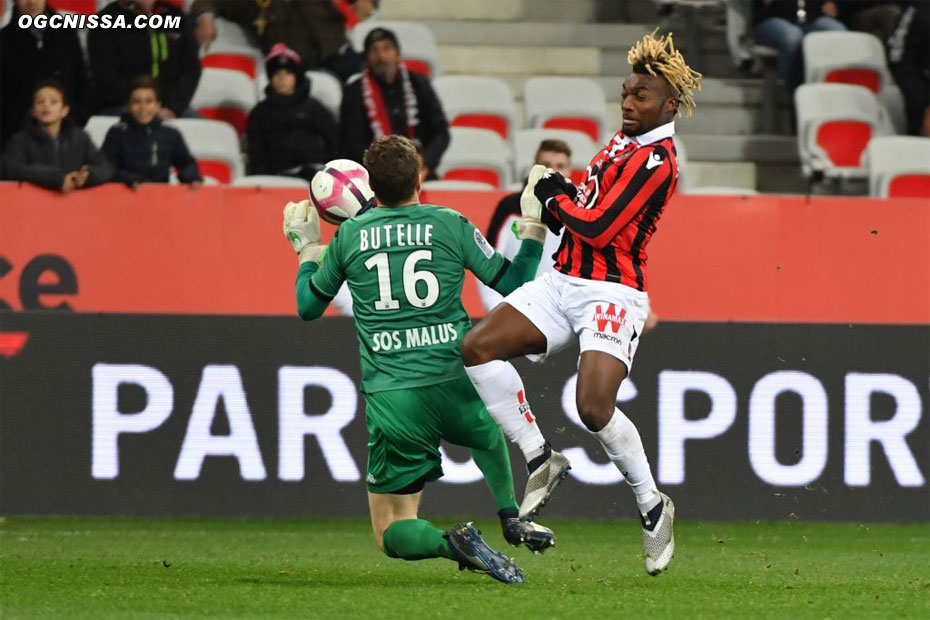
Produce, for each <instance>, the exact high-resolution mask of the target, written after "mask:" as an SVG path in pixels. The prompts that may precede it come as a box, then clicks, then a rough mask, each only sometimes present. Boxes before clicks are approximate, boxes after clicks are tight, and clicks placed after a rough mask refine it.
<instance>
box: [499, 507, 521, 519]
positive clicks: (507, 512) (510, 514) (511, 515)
mask: <svg viewBox="0 0 930 620" xmlns="http://www.w3.org/2000/svg"><path fill="white" fill-rule="evenodd" d="M519 516H520V511H519V510H517V509H516V508H502V509H500V510H498V511H497V518H498V519H500V520H501V521H506V520H507V519H516V518H518V517H519Z"/></svg>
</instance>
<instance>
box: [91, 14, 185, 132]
mask: <svg viewBox="0 0 930 620" xmlns="http://www.w3.org/2000/svg"><path fill="white" fill-rule="evenodd" d="M140 13H143V14H148V15H152V14H155V15H163V16H165V17H177V16H180V17H181V27H180V28H176V29H167V28H163V29H160V30H156V29H153V28H112V29H102V28H95V29H93V30H91V31H90V35H89V37H88V47H89V51H90V68H91V71H92V72H93V76H94V81H95V82H96V86H97V98H98V101H97V110H98V113H115V114H118V113H119V111H120V110H121V109H122V106H123V104H124V103H125V102H126V100H127V99H128V98H129V89H130V85H131V83H132V81H133V80H134V79H135V78H137V77H138V76H140V75H150V76H152V78H153V79H155V82H156V84H157V85H158V92H160V93H161V96H162V101H163V102H164V106H163V107H162V111H161V113H160V116H161V118H163V119H169V118H173V117H175V116H182V115H185V114H187V115H191V114H192V113H193V111H192V110H190V109H189V108H190V102H191V98H192V97H193V96H194V91H195V90H196V89H197V83H198V82H199V81H200V59H199V57H198V50H197V40H196V39H195V38H194V31H193V30H192V29H191V25H190V21H189V20H188V18H187V17H186V16H185V15H184V12H183V11H181V10H180V9H178V8H177V7H175V6H173V5H171V4H168V3H167V2H165V1H164V0H135V1H134V2H133V1H131V0H118V1H117V2H112V3H110V4H108V5H107V6H106V7H104V9H103V10H102V11H100V13H99V15H101V16H104V15H110V16H112V17H113V18H114V19H115V18H116V17H117V16H119V15H122V16H123V18H124V19H125V20H126V23H132V20H133V19H135V17H136V16H137V15H138V14H140Z"/></svg>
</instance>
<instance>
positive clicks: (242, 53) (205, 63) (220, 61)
mask: <svg viewBox="0 0 930 620" xmlns="http://www.w3.org/2000/svg"><path fill="white" fill-rule="evenodd" d="M200 66H201V67H203V68H204V69H228V70H230V71H240V72H242V73H244V74H245V75H247V76H249V79H250V80H254V79H256V77H257V76H258V71H259V66H260V65H259V62H258V59H257V58H256V55H255V53H254V51H253V50H252V49H251V48H241V49H236V48H233V47H231V46H230V47H229V48H226V46H217V48H214V49H211V50H210V51H209V52H207V53H206V54H205V55H204V56H203V58H201V59H200Z"/></svg>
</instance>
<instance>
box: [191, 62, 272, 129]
mask: <svg viewBox="0 0 930 620" xmlns="http://www.w3.org/2000/svg"><path fill="white" fill-rule="evenodd" d="M257 102H258V98H257V97H256V95H255V83H254V82H253V81H252V80H250V79H249V78H248V77H247V76H246V75H245V74H244V73H242V72H240V71H231V70H229V69H204V70H203V71H202V72H201V73H200V83H199V84H198V85H197V90H196V92H194V98H193V99H192V100H191V105H192V106H193V107H194V109H195V110H197V111H198V112H199V113H200V114H202V115H203V116H204V117H206V118H209V119H214V120H218V121H224V122H227V123H229V124H230V125H232V126H233V127H234V128H235V129H236V132H237V133H238V134H239V135H240V136H241V135H243V134H244V133H245V129H246V126H247V124H248V121H249V111H251V109H252V108H253V107H255V104H256V103H257Z"/></svg>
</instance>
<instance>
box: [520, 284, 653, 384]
mask: <svg viewBox="0 0 930 620" xmlns="http://www.w3.org/2000/svg"><path fill="white" fill-rule="evenodd" d="M504 302H505V303H507V304H510V305H511V306H513V307H514V308H516V309H517V310H518V311H519V312H520V313H521V314H523V315H524V316H526V318H528V319H529V320H530V322H531V323H532V324H533V325H535V326H536V328H537V329H539V331H541V332H542V333H543V335H544V336H545V337H546V352H545V353H543V354H538V355H527V358H529V359H531V360H533V361H534V362H541V361H543V360H545V359H546V358H547V357H548V356H550V355H552V354H553V353H556V352H558V351H561V350H562V349H564V348H565V347H567V346H568V345H570V344H571V343H572V342H573V340H574V339H575V338H577V339H578V344H579V345H580V347H581V352H582V353H584V352H585V351H603V352H604V353H607V354H608V355H612V356H614V357H616V358H617V359H618V360H620V361H621V362H623V363H624V364H625V365H626V368H627V372H628V373H629V371H630V370H631V369H632V367H633V356H634V355H635V354H636V348H637V347H638V346H639V339H640V336H641V335H642V333H643V325H644V324H645V322H646V316H647V315H648V314H649V295H648V294H647V293H645V292H643V291H638V290H636V289H634V288H631V287H629V286H625V285H623V284H617V283H615V282H599V281H595V280H585V279H583V278H575V277H572V276H567V275H565V274H562V273H559V272H549V273H546V274H543V275H542V276H541V277H539V278H536V279H535V280H531V281H530V282H527V283H526V284H524V285H523V286H521V287H520V288H518V289H517V290H515V291H514V292H513V293H511V294H510V295H508V296H507V297H505V298H504Z"/></svg>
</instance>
